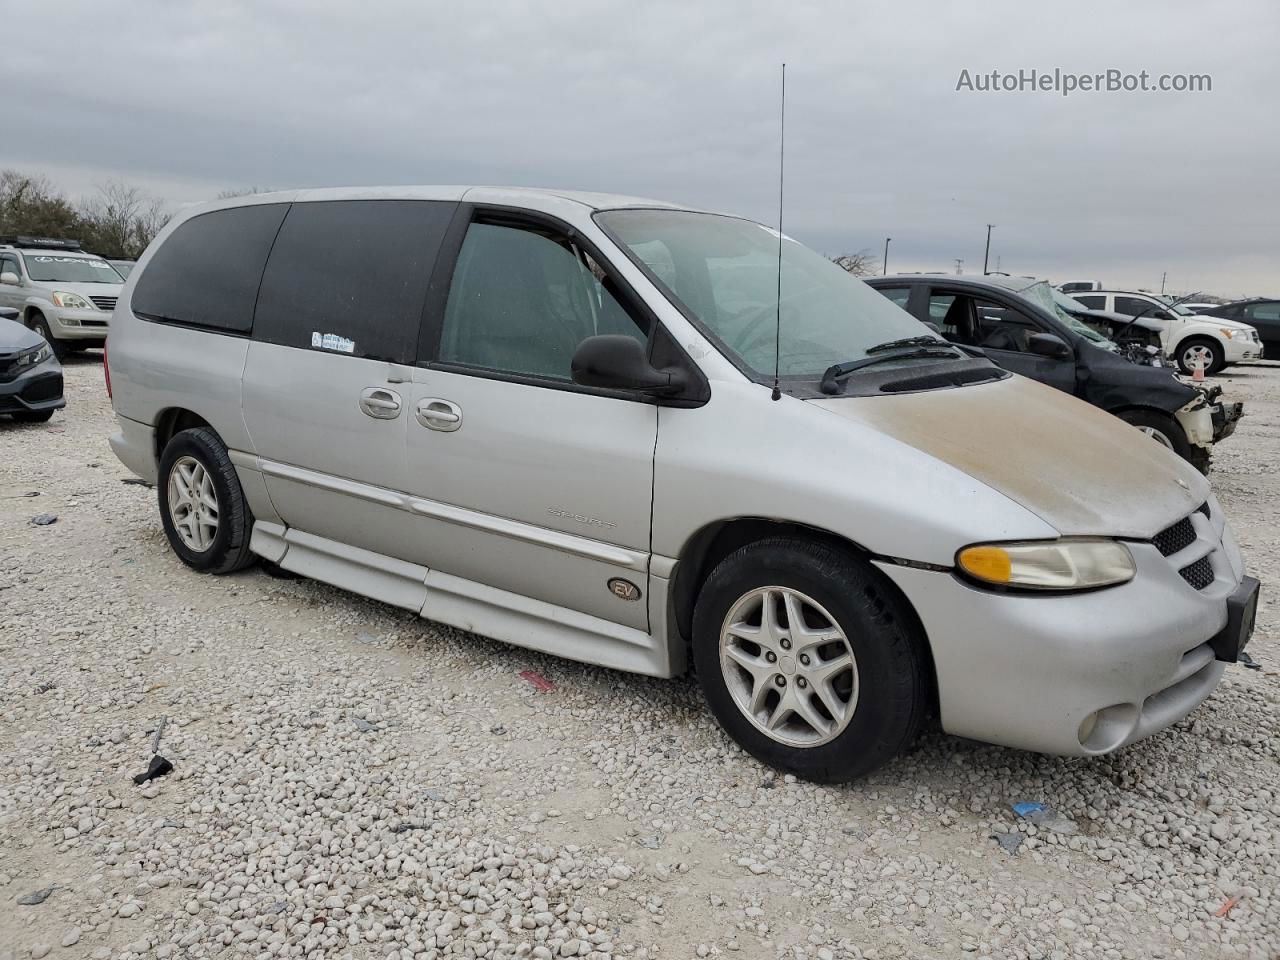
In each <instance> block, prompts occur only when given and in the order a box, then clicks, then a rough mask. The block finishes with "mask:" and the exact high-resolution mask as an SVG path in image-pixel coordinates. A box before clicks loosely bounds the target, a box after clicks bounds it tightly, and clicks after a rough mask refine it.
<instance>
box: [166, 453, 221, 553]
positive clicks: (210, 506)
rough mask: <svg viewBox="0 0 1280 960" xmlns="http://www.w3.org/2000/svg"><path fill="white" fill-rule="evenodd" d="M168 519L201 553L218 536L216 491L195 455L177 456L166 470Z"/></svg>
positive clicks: (191, 547)
mask: <svg viewBox="0 0 1280 960" xmlns="http://www.w3.org/2000/svg"><path fill="white" fill-rule="evenodd" d="M169 518H170V519H171V520H172V521H173V528H174V530H176V531H177V532H178V536H179V537H180V538H181V539H182V542H183V543H184V544H186V546H187V547H188V549H191V550H194V551H195V552H196V553H204V552H205V551H206V550H208V549H209V548H210V547H211V546H213V541H214V539H215V538H216V537H217V535H218V493H217V491H216V490H215V489H214V487H213V478H212V477H211V476H209V472H208V471H207V470H205V468H204V464H202V463H201V462H200V461H199V460H197V459H196V458H195V457H179V458H178V459H177V460H175V461H174V463H173V467H172V469H170V471H169Z"/></svg>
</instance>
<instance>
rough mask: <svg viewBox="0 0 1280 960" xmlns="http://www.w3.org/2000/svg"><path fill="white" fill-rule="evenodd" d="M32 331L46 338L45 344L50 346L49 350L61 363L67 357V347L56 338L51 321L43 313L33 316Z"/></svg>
mask: <svg viewBox="0 0 1280 960" xmlns="http://www.w3.org/2000/svg"><path fill="white" fill-rule="evenodd" d="M31 329H32V330H34V331H35V332H36V333H38V334H40V336H42V337H44V339H45V342H46V343H48V344H49V349H50V350H52V351H53V355H54V356H55V357H56V358H57V359H58V360H59V361H61V360H62V359H63V358H65V357H66V355H67V345H66V344H65V343H63V342H62V341H61V340H58V339H56V338H55V337H54V335H53V331H52V330H51V329H50V328H49V321H48V320H46V319H45V318H44V314H43V313H33V314H32V315H31Z"/></svg>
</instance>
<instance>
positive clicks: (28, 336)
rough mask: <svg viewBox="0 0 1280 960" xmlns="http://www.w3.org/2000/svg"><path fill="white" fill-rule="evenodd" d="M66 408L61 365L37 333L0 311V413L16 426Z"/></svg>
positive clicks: (10, 313)
mask: <svg viewBox="0 0 1280 960" xmlns="http://www.w3.org/2000/svg"><path fill="white" fill-rule="evenodd" d="M66 405H67V401H66V400H65V399H63V396H62V365H61V364H59V363H58V359H57V357H55V356H54V355H53V350H52V348H51V347H50V346H49V344H48V343H47V342H46V341H45V339H44V338H43V337H41V336H40V335H39V334H38V333H36V332H34V331H32V330H28V329H27V328H26V327H24V326H23V325H22V324H20V323H18V311H17V310H16V309H14V308H13V307H0V413H7V414H8V415H9V416H11V417H13V419H15V420H17V421H18V422H20V423H42V422H44V421H45V420H48V419H49V418H50V417H52V416H53V411H55V410H58V409H60V408H62V407H65V406H66Z"/></svg>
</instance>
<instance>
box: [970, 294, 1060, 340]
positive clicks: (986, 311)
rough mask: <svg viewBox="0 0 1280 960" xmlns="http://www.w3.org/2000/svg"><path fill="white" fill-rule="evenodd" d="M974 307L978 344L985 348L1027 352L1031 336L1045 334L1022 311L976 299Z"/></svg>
mask: <svg viewBox="0 0 1280 960" xmlns="http://www.w3.org/2000/svg"><path fill="white" fill-rule="evenodd" d="M973 307H974V323H975V325H976V328H977V344H976V345H977V346H979V347H982V348H984V349H987V350H1013V351H1016V352H1018V353H1026V352H1028V349H1029V348H1028V346H1027V340H1028V337H1030V336H1031V334H1033V333H1041V332H1043V331H1042V330H1041V329H1040V327H1039V325H1038V324H1036V323H1035V321H1033V320H1032V319H1031V318H1029V317H1028V316H1027V315H1026V314H1024V313H1022V312H1021V311H1019V310H1014V309H1012V308H1010V307H1005V306H1002V305H1001V304H998V303H993V302H991V301H990V300H982V299H975V300H974V302H973Z"/></svg>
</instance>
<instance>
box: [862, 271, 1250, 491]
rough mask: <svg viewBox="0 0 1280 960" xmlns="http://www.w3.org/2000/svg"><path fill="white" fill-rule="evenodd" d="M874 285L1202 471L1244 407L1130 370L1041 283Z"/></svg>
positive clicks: (899, 280) (950, 280)
mask: <svg viewBox="0 0 1280 960" xmlns="http://www.w3.org/2000/svg"><path fill="white" fill-rule="evenodd" d="M867 283H868V284H869V285H870V286H871V287H872V289H875V290H878V291H880V293H882V294H884V295H885V296H886V297H889V298H890V299H891V300H893V301H894V302H895V303H897V304H898V305H899V306H903V307H904V309H906V310H907V311H908V312H909V313H911V314H912V315H913V316H915V317H916V318H917V319H919V320H923V321H928V322H931V323H933V324H934V325H935V326H936V327H937V328H938V329H939V330H940V331H941V333H942V336H943V337H945V338H946V339H947V340H948V341H949V342H952V343H957V344H962V345H964V346H967V347H971V348H976V349H977V350H979V351H981V352H982V353H983V354H984V355H985V356H987V357H988V358H990V359H991V360H992V361H994V362H995V363H997V364H999V365H1000V366H1001V367H1004V368H1005V369H1007V370H1012V371H1013V372H1014V373H1020V374H1022V375H1023V376H1027V377H1031V378H1032V379H1033V380H1039V381H1040V382H1041V383H1046V384H1048V385H1049V386H1051V387H1056V388H1057V389H1059V390H1062V391H1063V392H1065V393H1069V394H1071V395H1072V396H1076V397H1079V398H1080V399H1082V400H1084V401H1086V402H1088V403H1091V404H1093V405H1094V406H1097V407H1100V408H1101V409H1103V410H1106V411H1107V412H1108V413H1112V414H1114V415H1115V416H1117V417H1119V418H1120V419H1121V420H1124V421H1125V422H1126V423H1129V424H1132V425H1133V426H1135V427H1137V428H1138V429H1139V430H1141V431H1142V432H1143V433H1145V434H1147V435H1148V436H1150V437H1151V438H1152V439H1153V440H1155V441H1157V442H1158V443H1160V444H1162V445H1163V446H1166V447H1168V448H1169V449H1170V450H1172V451H1174V452H1175V453H1177V454H1178V455H1179V456H1180V457H1182V458H1183V459H1184V460H1187V461H1188V462H1190V463H1191V464H1193V465H1194V466H1195V467H1196V468H1197V469H1199V470H1202V471H1204V470H1207V469H1208V466H1209V460H1210V457H1211V455H1212V452H1213V445H1214V444H1215V443H1216V442H1218V441H1220V440H1224V439H1226V438H1227V437H1228V436H1230V434H1231V432H1232V431H1233V430H1234V429H1235V423H1236V420H1238V419H1239V417H1240V413H1241V409H1242V408H1241V406H1240V405H1239V404H1223V403H1220V402H1216V395H1215V397H1214V399H1210V396H1209V394H1208V393H1207V391H1205V390H1202V389H1197V388H1196V387H1194V386H1192V385H1190V384H1186V383H1183V382H1181V381H1180V380H1178V378H1177V377H1176V376H1174V372H1173V370H1171V369H1158V368H1155V367H1152V366H1148V365H1141V364H1135V363H1132V362H1130V361H1129V360H1127V359H1126V358H1125V357H1123V356H1121V355H1120V354H1119V353H1118V352H1117V351H1116V349H1115V346H1114V344H1112V343H1111V342H1110V341H1109V340H1106V339H1104V338H1102V337H1101V335H1100V334H1098V333H1096V332H1095V331H1093V330H1091V329H1089V328H1088V327H1084V329H1083V330H1082V329H1081V327H1082V326H1084V325H1083V324H1082V323H1081V322H1080V321H1079V320H1076V319H1074V318H1073V317H1072V315H1071V314H1070V313H1068V312H1067V311H1065V310H1063V309H1062V308H1060V307H1059V306H1058V305H1057V302H1056V300H1055V296H1054V295H1055V291H1054V290H1053V288H1052V287H1050V286H1049V284H1048V283H1046V282H1045V281H1043V280H1036V279H1034V278H1030V277H1007V276H986V277H953V276H926V275H920V274H902V275H899V276H888V277H872V278H871V279H870V280H868V281H867ZM1058 296H1062V294H1058ZM1073 299H1077V300H1078V299H1080V298H1079V295H1077V296H1076V297H1074V298H1073ZM1099 340H1101V341H1102V342H1101V343H1100V342H1099Z"/></svg>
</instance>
